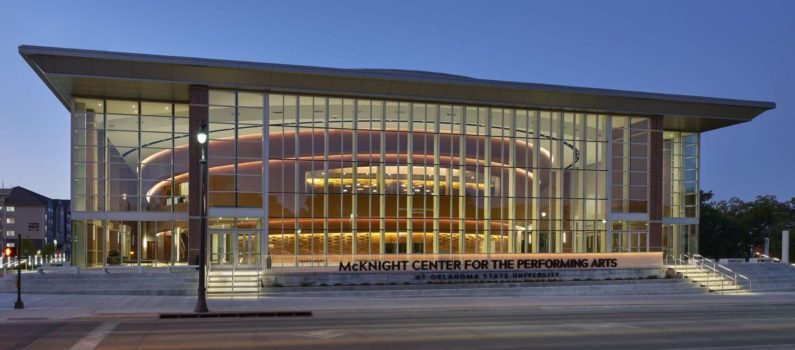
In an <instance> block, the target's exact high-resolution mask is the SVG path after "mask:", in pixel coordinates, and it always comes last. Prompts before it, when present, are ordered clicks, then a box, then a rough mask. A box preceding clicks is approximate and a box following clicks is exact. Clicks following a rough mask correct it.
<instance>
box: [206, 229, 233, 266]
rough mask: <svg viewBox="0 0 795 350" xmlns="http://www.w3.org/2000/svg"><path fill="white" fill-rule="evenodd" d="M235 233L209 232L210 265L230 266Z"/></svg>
mask: <svg viewBox="0 0 795 350" xmlns="http://www.w3.org/2000/svg"><path fill="white" fill-rule="evenodd" d="M234 236H235V233H234V232H231V231H219V232H210V263H211V264H213V265H232V264H233V263H234V261H235V260H234V257H235V255H236V254H235V248H236V247H235V245H234V244H233V242H234Z"/></svg>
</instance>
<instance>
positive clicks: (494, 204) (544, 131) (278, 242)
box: [73, 90, 698, 266]
mask: <svg viewBox="0 0 795 350" xmlns="http://www.w3.org/2000/svg"><path fill="white" fill-rule="evenodd" d="M187 117H188V107H187V105H185V104H178V103H162V102H148V101H122V100H102V99H76V100H75V109H74V114H73V132H74V134H73V135H74V138H73V143H74V150H73V152H74V154H73V158H74V165H73V166H74V169H73V173H74V177H73V194H74V196H73V200H74V202H73V203H74V204H73V205H74V210H75V211H76V212H88V213H97V218H96V219H94V220H86V221H79V220H78V221H76V222H75V232H76V235H82V236H83V237H84V238H82V239H84V240H85V242H84V243H83V244H84V245H85V246H84V247H83V248H82V249H83V251H82V252H81V255H80V256H81V257H80V258H79V259H82V260H84V262H85V264H86V265H89V266H96V265H108V264H111V265H112V264H122V265H123V264H153V265H156V264H161V263H164V264H166V263H179V262H185V261H186V257H187V254H186V252H187V246H188V244H187V239H188V234H187V224H186V222H184V221H178V220H170V221H169V220H162V219H157V220H139V221H120V220H113V219H110V218H111V217H112V216H102V215H101V213H106V214H110V213H116V212H141V213H147V212H152V213H155V212H157V213H169V212H170V213H180V212H182V213H184V212H186V211H187V201H188V191H187V188H188V182H187V181H188V174H187V172H188V160H187V159H188V133H189V130H188V118H187ZM263 118H265V119H263ZM209 122H210V123H209V128H210V144H209V163H210V169H209V173H210V177H209V183H210V188H209V190H210V197H209V200H210V206H211V207H213V208H263V207H264V204H267V207H268V211H267V213H265V212H263V217H264V216H267V220H263V221H262V223H261V225H260V226H259V228H258V229H260V230H262V229H263V228H264V227H267V228H268V232H269V237H268V241H267V242H266V244H267V246H268V251H269V253H270V254H271V255H273V256H287V257H296V256H304V257H312V256H327V255H350V254H357V255H368V254H458V253H470V254H482V253H544V252H604V251H608V250H613V251H646V250H648V241H649V240H648V226H647V224H646V222H645V221H616V222H608V221H607V220H606V219H607V216H608V215H607V214H608V212H612V213H619V214H646V215H648V207H649V205H648V201H649V196H648V179H649V173H648V171H649V124H650V123H649V119H648V118H644V117H634V116H608V115H602V114H596V113H577V112H563V111H552V110H532V109H513V108H494V107H478V106H464V105H446V104H434V103H421V102H406V101H387V100H372V99H355V98H337V97H327V96H306V95H303V96H299V95H281V94H264V93H256V92H242V91H226V90H211V91H210V105H209ZM263 135H267V138H266V137H264V136H263ZM264 140H267V144H266V143H264ZM664 145H665V150H664V158H665V160H664V163H665V164H664V166H665V175H664V176H665V179H666V180H665V183H664V186H663V187H664V191H665V197H664V198H665V203H664V210H665V216H666V217H668V216H671V217H685V218H696V217H697V215H698V213H697V206H698V198H697V196H698V195H697V193H698V186H697V181H698V179H697V174H698V169H697V165H698V164H697V162H698V135H697V134H688V133H670V132H666V133H665V137H664ZM608 147H609V149H608ZM266 149H267V153H266V151H265V150H266ZM263 160H267V162H266V163H263ZM608 167H609V169H610V172H608ZM263 171H267V172H268V179H269V181H268V186H267V187H266V188H263ZM608 174H610V176H611V178H609V179H608ZM608 185H612V186H611V187H609V188H608ZM608 191H610V192H609V194H610V198H611V201H609V202H608ZM266 201H267V202H266ZM249 213H250V211H249ZM145 217H146V216H145V215H142V218H145ZM608 225H609V227H608ZM680 226H681V225H680ZM690 226H693V225H690ZM690 226H687V227H684V226H682V227H670V226H666V228H665V230H666V232H670V234H668V233H666V234H665V235H664V237H663V239H664V241H666V242H668V241H676V242H679V241H680V240H681V239H684V240H686V241H688V242H689V243H684V242H682V243H675V242H672V243H671V244H667V243H666V246H674V245H677V244H678V245H679V246H682V247H684V246H685V245H687V246H688V247H690V248H687V250H688V251H695V250H694V249H693V248H692V246H693V244H692V242H693V241H695V239H694V238H693V237H692V236H695V235H694V234H692V232H693V231H694V227H695V226H693V227H690ZM608 228H609V229H610V231H611V232H612V235H611V237H607V232H608ZM682 232H684V233H682ZM610 242H612V244H611V243H610ZM611 247H612V248H611ZM682 249H684V248H682ZM309 259H310V260H311V259H312V258H309Z"/></svg>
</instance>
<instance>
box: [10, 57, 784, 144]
mask: <svg viewBox="0 0 795 350" xmlns="http://www.w3.org/2000/svg"><path fill="white" fill-rule="evenodd" d="M19 53H20V55H22V57H23V58H24V59H25V61H27V62H28V64H29V65H30V66H31V67H32V68H33V70H34V71H35V72H36V73H37V74H38V75H39V77H41V79H42V80H43V81H44V82H45V84H47V86H49V88H50V89H51V90H52V92H53V93H54V94H55V95H56V97H58V99H59V100H60V101H61V102H62V103H63V104H64V106H66V107H67V108H69V100H70V98H71V97H73V96H84V97H105V98H120V99H151V100H173V101H187V100H188V87H189V86H190V85H191V84H199V85H207V86H209V87H212V88H225V89H241V90H264V91H272V92H282V93H305V94H323V95H334V96H350V97H354V96H355V97H366V98H383V99H395V100H412V101H428V102H438V103H459V104H470V105H488V106H505V107H525V108H542V109H560V110H574V111H584V112H600V113H613V114H639V115H662V116H664V127H665V129H666V130H683V131H708V130H712V129H717V128H721V127H725V126H729V125H733V124H738V123H742V122H746V121H750V120H751V119H753V118H754V117H756V116H757V115H759V114H761V113H762V112H764V111H767V110H769V109H773V108H775V107H776V104H775V103H773V102H764V101H748V100H736V99H723V98H712V97H697V96H685V95H673V94H660V93H647V92H635V91H622V90H608V89H595V88H582V87H571V86H559V85H548V84H533V83H519V82H508V81H497V80H486V79H475V78H469V77H464V76H459V75H452V74H443V73H430V72H421V71H406V70H390V69H341V68H324V67H308V66H296V65H285V64H272V63H254V62H242V61H227V60H215V59H203V58H190V57H174V56H160V55H145V54H135V53H120V52H108V51H93V50H79V49H65V48H54V47H41V46H27V45H22V46H20V47H19Z"/></svg>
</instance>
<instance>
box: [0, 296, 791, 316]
mask: <svg viewBox="0 0 795 350" xmlns="http://www.w3.org/2000/svg"><path fill="white" fill-rule="evenodd" d="M15 300H16V294H12V293H0V322H18V321H35V320H70V319H79V318H125V319H128V318H154V317H157V314H159V313H181V312H193V307H194V305H195V303H196V297H191V296H148V295H146V296H128V295H90V296H88V295H48V294H35V295H33V294H31V295H23V298H22V300H23V302H24V303H25V309H23V310H15V309H13V306H14V301H15ZM794 301H795V293H793V292H785V293H754V294H746V295H710V294H704V295H701V294H697V295H617V296H512V297H413V298H392V297H390V298H383V297H334V298H324V297H317V298H314V297H261V298H251V299H243V298H235V299H209V300H208V305H209V308H210V310H211V311H299V310H300V311H312V312H315V313H318V312H320V313H323V312H329V313H330V312H357V311H363V310H369V311H382V312H383V311H388V312H400V311H401V310H408V309H411V310H428V311H432V310H434V309H436V310H438V309H500V308H513V309H516V308H525V309H535V310H537V311H544V312H575V311H576V312H580V311H583V310H605V309H611V308H613V309H615V308H621V309H624V310H626V309H632V308H639V309H649V308H655V309H657V308H664V309H671V308H687V307H688V306H692V305H715V306H719V305H727V304H744V305H747V304H791V303H793V302H794Z"/></svg>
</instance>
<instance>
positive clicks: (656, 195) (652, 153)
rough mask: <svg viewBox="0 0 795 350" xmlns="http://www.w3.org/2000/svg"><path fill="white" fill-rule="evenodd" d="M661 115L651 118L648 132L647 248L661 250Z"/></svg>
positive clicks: (654, 250) (655, 250)
mask: <svg viewBox="0 0 795 350" xmlns="http://www.w3.org/2000/svg"><path fill="white" fill-rule="evenodd" d="M662 181H663V117H662V116H654V117H652V118H651V130H650V134H649V250H650V251H653V252H659V251H662V249H663V246H662V214H663V213H662V212H663V208H662V204H663V198H662V196H663V187H662V185H663V184H662Z"/></svg>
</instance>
